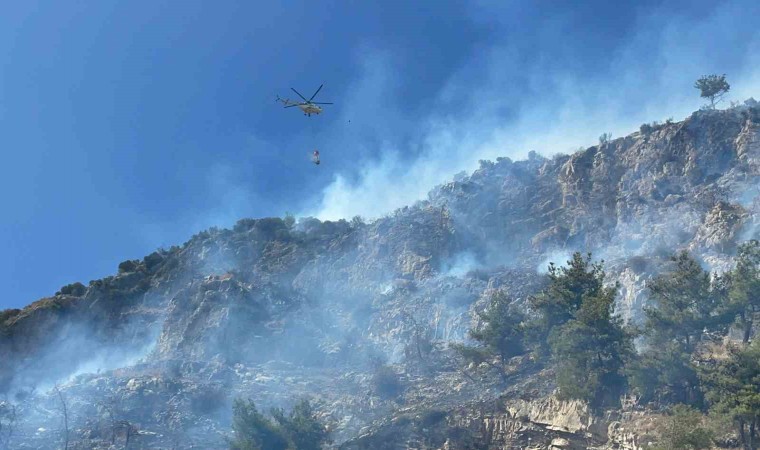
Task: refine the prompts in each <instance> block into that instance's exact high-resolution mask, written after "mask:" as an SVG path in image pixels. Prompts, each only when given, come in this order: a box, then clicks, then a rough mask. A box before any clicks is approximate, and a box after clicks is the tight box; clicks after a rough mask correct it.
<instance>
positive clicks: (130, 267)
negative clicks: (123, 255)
mask: <svg viewBox="0 0 760 450" xmlns="http://www.w3.org/2000/svg"><path fill="white" fill-rule="evenodd" d="M138 267H140V261H138V260H136V259H135V260H127V261H122V262H121V263H120V264H119V273H129V272H134V271H136V270H137V268H138Z"/></svg>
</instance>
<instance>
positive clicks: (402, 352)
mask: <svg viewBox="0 0 760 450" xmlns="http://www.w3.org/2000/svg"><path fill="white" fill-rule="evenodd" d="M758 194H760V107H758V105H757V104H756V102H754V101H748V102H747V103H746V104H745V105H743V106H740V107H736V108H732V109H729V110H725V111H700V112H696V113H694V114H692V115H691V116H690V117H688V118H687V119H686V120H684V121H682V122H673V123H670V122H668V123H665V124H662V125H655V126H646V127H645V126H642V129H641V131H639V132H636V133H633V134H631V135H629V136H627V137H624V138H619V139H615V140H612V141H609V142H604V143H602V144H600V145H597V146H593V147H590V148H587V149H585V150H583V151H579V152H577V153H575V154H573V155H569V156H568V155H560V156H556V157H553V158H551V159H547V158H544V157H541V156H539V155H537V154H535V153H531V155H530V157H529V158H528V160H526V161H511V160H510V159H508V158H498V159H497V161H495V162H490V161H483V162H481V167H480V169H478V170H476V171H475V172H474V173H472V174H470V175H460V176H458V177H457V178H456V179H455V181H452V182H450V183H447V184H445V185H442V186H438V187H436V188H435V189H433V191H432V192H431V193H430V194H429V198H428V199H427V200H425V201H421V202H419V203H418V204H415V205H413V206H409V207H405V208H403V209H400V210H398V211H396V212H394V213H393V214H391V215H389V216H387V217H384V218H381V219H378V220H375V221H373V222H371V223H365V222H363V221H362V220H359V219H354V220H352V221H350V222H348V221H345V220H341V221H338V222H320V221H318V220H316V219H310V218H302V219H299V220H298V221H295V220H293V219H292V218H286V219H285V220H282V219H278V218H269V219H256V220H254V219H244V220H241V221H239V222H238V223H237V224H236V225H235V226H234V227H233V228H232V229H224V230H220V229H211V230H207V231H204V232H202V233H199V234H197V235H196V236H193V238H192V239H190V240H189V241H188V242H186V243H185V244H184V245H182V246H181V247H172V248H171V249H162V250H159V251H157V252H154V253H152V254H151V255H148V256H146V257H145V258H144V259H143V260H136V261H125V262H124V263H122V264H121V265H120V266H119V271H118V274H116V275H114V276H112V277H108V278H105V279H102V280H96V281H91V282H89V284H88V285H84V284H80V283H74V284H72V285H68V286H65V287H63V288H61V290H60V291H59V292H57V293H56V294H55V295H54V296H51V297H49V298H44V299H41V300H39V301H37V302H34V303H32V304H31V305H29V306H27V307H26V308H24V309H22V310H6V311H3V312H2V313H0V358H2V361H3V364H2V366H0V390H2V392H3V393H5V395H6V398H7V402H6V403H4V404H2V405H6V406H7V405H15V407H16V410H17V418H18V419H17V421H16V424H15V430H14V433H13V435H12V436H11V437H10V439H11V440H12V444H11V445H10V447H9V448H18V449H21V448H26V449H33V448H34V449H47V448H57V447H60V445H61V443H62V442H64V435H65V433H64V431H63V426H62V417H63V414H62V411H63V408H62V403H65V404H66V416H67V417H66V419H67V422H68V424H69V426H68V428H69V441H70V444H69V448H73V447H74V445H78V446H79V447H77V448H111V447H110V446H111V445H113V443H114V442H117V441H118V442H124V441H125V440H130V442H131V444H130V445H133V446H134V447H130V448H165V449H169V448H182V449H190V448H204V449H214V448H225V440H224V439H225V437H226V436H228V435H229V429H230V428H229V423H230V404H231V401H232V399H234V398H236V397H251V398H253V399H254V400H256V402H257V404H260V405H263V406H265V407H266V406H274V405H288V404H290V403H291V402H293V401H295V399H296V398H297V397H298V396H300V395H306V396H310V397H311V398H313V399H315V401H316V402H317V407H318V410H319V411H320V412H321V414H323V416H324V418H325V420H326V421H327V422H328V423H330V426H331V429H332V431H333V438H334V440H335V445H336V446H339V447H340V448H346V449H349V448H350V449H358V448H367V449H381V448H389V449H390V448H393V449H396V448H398V449H405V448H419V449H422V448H446V449H460V448H461V449H464V448H484V449H507V448H529V447H530V448H547V447H548V446H553V447H552V448H593V447H598V448H606V447H605V446H614V445H617V446H618V447H617V448H631V449H633V448H638V445H642V444H637V442H643V440H645V439H646V433H647V429H648V428H647V425H646V424H647V423H648V422H647V420H651V417H650V418H647V417H644V416H642V415H641V414H640V413H639V412H637V411H636V410H635V409H631V410H624V411H613V412H609V413H608V414H607V415H606V416H604V417H600V416H598V415H594V414H592V413H590V412H589V411H588V410H587V409H586V407H585V406H584V405H582V404H578V403H572V402H571V403H566V402H558V401H557V400H555V399H554V398H553V397H552V395H551V394H552V390H553V386H552V384H551V382H550V378H551V377H550V376H549V375H550V374H547V373H546V371H545V370H543V371H542V370H541V369H539V368H538V367H534V366H533V365H532V363H531V362H530V361H528V360H524V361H522V360H520V361H516V362H515V367H514V371H513V375H512V378H511V379H509V380H501V379H500V378H499V377H498V376H496V375H495V374H491V375H489V374H485V375H482V376H478V377H476V378H474V377H473V376H472V375H471V374H469V373H468V372H467V371H463V370H462V369H461V367H462V366H461V361H459V360H458V358H457V357H455V356H454V354H453V352H452V351H451V350H449V349H448V347H447V344H448V343H450V342H454V341H461V340H463V339H464V338H465V336H466V333H467V331H468V330H469V329H470V327H471V326H472V325H473V323H474V320H475V319H474V317H475V315H474V312H475V311H477V310H479V309H480V308H482V306H483V302H484V299H485V298H486V297H487V296H488V294H489V293H490V292H492V291H493V290H495V289H502V290H504V291H506V292H507V293H508V294H509V295H510V296H511V297H512V298H513V299H514V301H515V302H517V303H521V302H524V300H525V299H526V298H527V297H528V296H529V295H531V294H533V293H535V292H537V291H538V290H540V289H541V287H542V286H543V284H544V283H545V279H544V276H543V275H542V271H543V269H545V267H546V264H547V263H548V262H549V261H550V260H552V261H557V262H562V261H563V260H564V259H566V258H567V257H569V254H570V253H571V252H572V251H576V250H579V251H584V252H585V251H590V252H593V254H594V256H595V257H597V258H604V259H605V260H606V261H607V267H608V272H609V273H610V274H611V275H612V277H611V278H612V279H615V280H618V281H620V282H621V291H620V295H619V303H620V304H619V308H618V310H619V311H621V312H622V314H623V316H624V317H625V318H626V319H629V320H633V321H637V320H639V319H640V318H641V311H642V307H643V305H644V304H646V301H647V299H646V291H645V289H644V283H645V282H646V280H647V279H649V278H651V277H652V276H654V275H656V274H657V273H658V271H659V270H660V267H661V265H662V264H663V262H664V261H665V259H666V258H667V257H668V256H670V255H671V254H672V253H673V252H674V251H676V250H678V249H688V250H690V251H691V252H693V254H695V255H697V256H699V257H700V258H701V260H702V262H703V263H704V264H705V265H706V266H708V267H710V268H712V269H716V270H721V269H725V268H727V267H729V266H730V264H731V260H732V257H733V255H734V252H735V249H736V244H737V243H738V242H740V241H742V240H746V239H749V238H758V237H760V228H758V223H759V222H760V195H758ZM381 364H385V365H388V366H390V367H391V368H392V369H393V370H394V371H395V372H396V373H397V374H398V376H399V382H398V383H399V386H400V387H401V388H400V392H398V393H394V394H393V395H389V394H388V393H386V392H383V391H382V390H379V389H378V388H377V382H376V380H375V379H373V374H374V373H376V371H377V367H378V365H381ZM56 383H57V384H59V385H60V395H59V393H58V392H59V391H56V390H54V389H52V388H53V387H54V385H55V384H56ZM2 430H3V429H2V428H0V432H2ZM5 430H7V427H6V428H5ZM0 439H3V441H0V442H8V438H6V437H5V435H3V437H0ZM120 445H121V444H120ZM474 445H477V447H473V446H474ZM119 448H121V447H119Z"/></svg>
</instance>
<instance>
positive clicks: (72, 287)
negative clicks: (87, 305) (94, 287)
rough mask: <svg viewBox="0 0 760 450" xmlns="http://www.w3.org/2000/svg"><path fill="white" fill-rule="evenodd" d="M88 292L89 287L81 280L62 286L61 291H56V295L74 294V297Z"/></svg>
mask: <svg viewBox="0 0 760 450" xmlns="http://www.w3.org/2000/svg"><path fill="white" fill-rule="evenodd" d="M86 292H87V288H86V287H85V285H83V284H82V283H80V282H78V281H77V282H76V283H72V284H67V285H66V286H64V287H62V288H61V290H60V291H58V292H57V293H56V295H73V296H74V297H81V296H83V295H84V294H85V293H86Z"/></svg>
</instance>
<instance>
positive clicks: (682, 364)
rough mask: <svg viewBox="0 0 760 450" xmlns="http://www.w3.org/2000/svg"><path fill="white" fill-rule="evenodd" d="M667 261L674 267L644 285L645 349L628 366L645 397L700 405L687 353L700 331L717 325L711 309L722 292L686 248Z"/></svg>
mask: <svg viewBox="0 0 760 450" xmlns="http://www.w3.org/2000/svg"><path fill="white" fill-rule="evenodd" d="M671 260H672V263H673V267H672V269H671V270H670V271H668V272H666V273H664V274H662V275H660V276H659V277H657V278H656V279H655V280H654V281H653V282H651V283H649V284H648V288H649V291H650V293H651V298H650V300H651V303H652V306H651V307H648V308H645V309H644V313H645V315H646V322H645V325H644V334H645V336H646V346H647V348H646V350H645V351H644V352H643V354H642V355H641V358H640V360H639V361H638V362H637V363H636V365H635V366H634V367H632V372H633V373H632V375H631V381H632V384H633V385H634V386H635V387H636V388H637V390H638V392H639V393H640V394H641V395H642V398H643V399H644V400H652V399H653V398H655V397H657V398H659V399H660V400H663V401H667V402H672V403H686V404H690V405H695V406H699V405H701V402H702V394H701V392H700V390H699V378H698V377H697V373H696V370H695V368H694V366H693V364H692V362H691V358H692V355H693V354H694V351H695V349H696V347H697V344H698V343H699V341H700V339H701V337H702V335H703V333H704V330H705V329H715V328H718V327H719V326H720V320H719V319H720V317H719V316H716V315H714V314H713V313H714V312H715V311H716V310H717V309H718V307H719V306H720V305H721V302H722V296H721V295H720V293H719V292H717V291H716V290H714V289H713V288H712V286H711V283H710V274H709V272H706V271H705V270H703V269H702V267H701V266H700V265H699V263H698V262H697V261H696V260H694V259H693V258H692V257H691V256H689V254H688V253H687V252H681V253H679V254H678V255H676V256H675V257H673V258H671Z"/></svg>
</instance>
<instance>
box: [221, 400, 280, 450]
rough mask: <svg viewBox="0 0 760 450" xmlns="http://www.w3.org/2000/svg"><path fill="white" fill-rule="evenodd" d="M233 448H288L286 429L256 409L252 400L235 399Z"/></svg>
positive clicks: (269, 449)
mask: <svg viewBox="0 0 760 450" xmlns="http://www.w3.org/2000/svg"><path fill="white" fill-rule="evenodd" d="M232 430H233V432H234V433H235V439H234V440H232V441H231V442H230V449H231V450H264V449H266V450H287V448H288V440H287V438H286V436H285V432H284V430H282V429H281V428H280V427H279V426H277V425H276V424H275V423H274V422H273V421H272V420H271V419H270V418H268V417H266V416H265V415H264V414H262V413H261V412H259V410H258V409H256V404H255V403H254V402H253V401H252V400H247V401H244V400H235V403H234V404H233V405H232Z"/></svg>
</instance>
